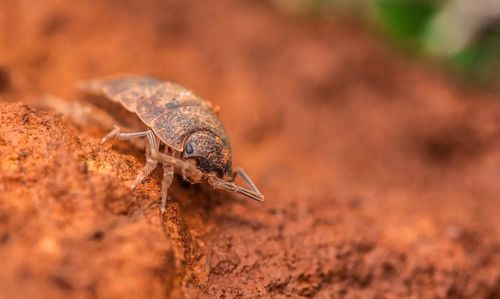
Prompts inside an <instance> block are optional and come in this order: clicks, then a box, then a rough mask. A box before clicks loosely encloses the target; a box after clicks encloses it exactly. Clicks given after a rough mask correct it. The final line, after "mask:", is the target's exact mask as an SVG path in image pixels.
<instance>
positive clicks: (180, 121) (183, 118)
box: [83, 77, 229, 151]
mask: <svg viewBox="0 0 500 299" xmlns="http://www.w3.org/2000/svg"><path fill="white" fill-rule="evenodd" d="M83 89H84V90H85V91H87V92H89V93H92V94H97V95H103V96H105V97H107V98H109V99H110V100H112V101H115V102H118V103H120V104H122V105H123V106H124V107H125V108H126V109H127V110H129V111H131V112H135V113H137V116H138V117H139V118H140V119H141V120H142V121H143V122H144V123H145V124H146V125H147V126H149V127H150V128H151V129H152V130H153V131H154V132H155V134H156V135H157V136H158V138H160V139H161V140H162V141H163V142H164V143H166V144H167V145H168V146H170V147H172V148H174V149H176V150H178V151H182V146H183V141H184V139H185V138H186V137H187V136H189V135H190V134H191V133H193V132H197V131H210V132H212V133H214V134H215V135H217V136H219V137H220V138H221V139H223V140H224V141H225V142H226V143H227V144H228V145H229V142H228V140H227V134H226V132H225V129H224V127H223V125H222V123H221V122H220V120H219V118H218V117H217V115H215V113H214V112H213V111H212V108H211V105H210V103H209V102H207V101H205V100H203V99H201V98H200V97H198V96H196V95H194V94H193V93H192V92H191V91H189V90H187V89H185V88H184V87H182V86H180V85H177V84H175V83H171V82H163V81H160V80H157V79H154V78H146V77H126V78H117V79H110V80H103V81H93V82H89V83H87V84H84V85H83Z"/></svg>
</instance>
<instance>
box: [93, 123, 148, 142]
mask: <svg viewBox="0 0 500 299" xmlns="http://www.w3.org/2000/svg"><path fill="white" fill-rule="evenodd" d="M148 134H149V130H148V131H142V132H131V133H121V129H120V127H118V126H114V129H113V130H112V131H111V132H109V133H108V134H106V136H104V137H103V138H102V139H101V143H104V142H106V141H108V140H110V139H113V138H117V139H120V140H129V139H132V138H139V137H146V136H148Z"/></svg>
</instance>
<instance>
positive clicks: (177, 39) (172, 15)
mask: <svg viewBox="0 0 500 299" xmlns="http://www.w3.org/2000/svg"><path fill="white" fill-rule="evenodd" d="M0 59H1V60H0V97H1V98H2V99H3V103H0V119H1V121H0V257H1V263H2V265H1V270H0V298H68V297H71V298H204V297H217V298H267V297H273V298H286V297H292V298H295V297H300V296H304V297H316V298H395V297H397V298H488V299H493V298H500V217H498V215H499V214H500V198H499V195H500V141H499V140H500V138H499V137H500V102H499V101H498V95H494V94H488V92H486V91H480V90H474V89H472V88H470V87H467V88H465V87H463V86H461V84H460V83H459V82H457V81H453V80H451V79H449V78H448V76H447V75H446V74H444V73H442V72H441V71H440V70H436V69H435V68H434V67H432V66H429V65H424V64H422V63H421V62H419V61H412V62H410V61H408V60H407V59H405V58H404V57H402V56H401V55H400V54H398V52H397V51H396V50H394V49H391V48H389V47H387V45H386V44H385V43H384V42H383V41H382V40H381V39H380V38H377V37H376V36H375V35H374V34H373V32H368V31H367V30H366V29H364V28H363V27H362V26H360V25H358V24H357V23H355V22H353V21H350V20H343V19H333V20H328V21H317V20H305V19H300V18H296V17H287V16H283V15H280V14H279V13H277V12H276V11H273V10H272V9H271V8H270V7H268V6H267V5H265V4H263V3H261V2H257V1H256V2H255V3H252V2H251V1H197V2H191V1H189V2H188V1H90V0H82V1H63V0H44V1H28V0H25V1H15V2H12V1H0ZM117 73H125V74H148V75H152V76H157V77H160V78H163V79H170V80H175V81H177V82H179V83H182V84H183V85H185V86H188V87H190V88H191V89H193V90H195V91H196V92H197V93H198V94H200V95H203V96H204V97H206V98H207V99H210V100H211V101H212V102H213V103H214V104H216V105H219V106H220V107H221V118H222V120H223V121H224V123H225V124H226V126H227V129H228V131H229V135H230V137H231V139H232V143H233V150H234V156H235V164H237V165H242V166H244V167H245V168H246V170H247V172H248V173H249V174H251V176H252V177H253V178H254V180H255V182H256V184H257V185H258V186H259V187H260V188H261V191H262V192H263V193H264V194H265V195H266V202H265V203H264V204H257V203H254V202H252V201H249V200H245V199H243V198H240V197H238V196H234V195H231V194H227V193H224V192H218V191H213V190H211V189H210V188H209V187H207V186H204V185H202V186H200V185H193V186H190V185H189V184H186V183H183V182H182V181H181V180H177V181H175V182H174V184H173V187H172V189H171V192H170V194H171V195H172V198H173V199H172V201H171V202H170V204H169V207H168V212H167V215H166V217H164V218H163V219H161V217H160V216H159V210H158V206H157V203H158V200H159V180H160V170H158V171H157V172H155V173H154V174H153V175H152V177H151V179H149V180H148V181H147V182H145V183H144V184H142V185H140V186H139V187H138V188H137V189H136V190H135V191H130V188H129V184H130V182H131V180H132V179H133V178H134V176H135V174H136V173H137V171H138V169H139V168H140V167H141V165H142V163H143V162H144V157H143V153H142V152H141V151H140V150H137V149H135V148H134V147H133V146H131V145H129V144H127V143H124V142H113V143H111V144H106V145H100V144H99V137H100V136H102V134H104V133H105V132H106V130H107V129H108V128H104V127H102V126H99V125H98V124H93V125H85V126H82V125H79V124H78V123H76V122H75V121H74V120H73V119H71V118H69V117H63V116H61V115H58V114H56V113H55V112H53V111H48V112H45V111H41V110H37V109H35V108H32V107H36V106H37V105H38V104H39V100H38V99H37V97H38V96H40V95H42V94H46V93H50V94H54V95H56V96H59V97H61V98H63V99H67V100H68V101H71V100H74V99H76V97H77V95H76V93H75V86H76V84H77V82H78V81H80V80H83V79H87V78H96V77H99V76H107V75H112V74H117ZM19 102H22V103H23V104H20V103H19Z"/></svg>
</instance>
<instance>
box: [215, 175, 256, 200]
mask: <svg viewBox="0 0 500 299" xmlns="http://www.w3.org/2000/svg"><path fill="white" fill-rule="evenodd" d="M243 173H244V172H243ZM240 175H241V173H240ZM247 178H248V176H247ZM250 182H251V181H250ZM208 183H209V184H210V185H211V186H212V187H214V188H215V189H220V190H225V191H229V192H235V193H239V194H242V195H245V196H246V197H249V198H251V199H253V200H255V201H259V202H263V201H264V195H262V193H260V192H259V190H258V189H257V188H256V187H255V185H253V183H252V184H248V185H249V186H250V188H252V186H253V187H255V190H249V189H246V188H243V187H240V186H238V185H236V184H235V183H233V182H226V181H224V180H222V179H220V178H218V177H216V176H214V175H211V176H209V177H208ZM252 189H253V188H252Z"/></svg>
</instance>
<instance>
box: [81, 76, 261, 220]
mask: <svg viewBox="0 0 500 299" xmlns="http://www.w3.org/2000/svg"><path fill="white" fill-rule="evenodd" d="M81 87H82V90H83V91H84V92H86V93H88V94H91V95H98V96H103V97H105V98H107V99H109V100H111V101H114V102H116V103H119V104H121V105H122V106H123V107H124V108H125V109H126V110H128V111H130V112H132V113H136V114H137V116H138V117H139V118H140V120H141V121H142V122H144V124H145V125H146V126H147V127H148V129H147V130H145V131H141V132H121V129H120V128H119V127H118V126H115V129H114V130H113V131H111V132H110V133H108V134H107V135H106V136H105V137H104V138H103V140H102V141H103V142H105V141H107V140H109V139H111V138H118V139H123V140H128V139H132V138H139V137H146V138H147V140H148V143H147V144H148V147H147V149H146V165H145V166H144V167H143V168H142V169H141V170H140V172H139V174H138V175H137V177H136V179H135V180H134V182H133V183H132V188H135V187H136V186H137V184H138V183H140V182H141V181H142V180H143V179H144V178H145V177H146V176H148V175H149V173H151V171H153V170H154V169H155V168H156V166H157V164H158V162H160V163H162V165H163V172H164V173H163V180H162V191H161V197H162V211H164V210H165V206H166V202H167V189H168V187H169V186H170V184H171V183H172V179H173V175H174V169H178V170H180V171H181V173H182V175H183V177H184V178H185V179H186V180H188V181H190V182H192V183H202V182H208V183H209V184H210V185H211V186H213V187H214V188H217V189H222V190H226V191H231V192H236V193H240V194H243V195H245V196H247V197H250V198H252V199H254V200H257V201H263V200H264V196H263V195H262V194H261V193H260V191H259V190H258V189H257V187H256V186H255V184H254V183H253V182H252V181H251V180H250V178H249V177H248V175H247V174H246V173H245V172H244V171H243V169H241V168H237V170H236V172H233V170H232V155H231V145H230V143H229V139H228V137H227V133H226V130H225V129H224V126H223V124H222V123H221V121H220V119H219V117H218V116H217V113H216V112H215V111H214V109H213V108H212V105H211V104H210V102H208V101H205V100H204V99H202V98H200V97H198V96H196V95H195V94H194V93H193V92H191V91H189V90H187V89H186V88H184V87H182V86H180V85H178V84H175V83H172V82H164V81H160V80H158V79H155V78H148V77H121V78H114V79H107V80H98V81H91V82H87V83H84V84H82V86H81ZM158 139H159V141H160V142H158ZM161 143H163V144H164V150H163V153H160V152H159V151H160V145H161ZM237 174H239V175H240V176H241V177H242V178H243V179H244V180H245V182H246V183H247V184H248V186H249V189H247V188H243V187H241V186H238V185H236V184H235V183H234V182H233V181H234V179H235V177H236V175H237Z"/></svg>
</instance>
